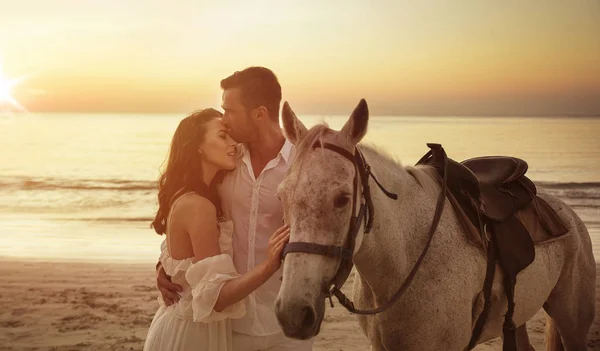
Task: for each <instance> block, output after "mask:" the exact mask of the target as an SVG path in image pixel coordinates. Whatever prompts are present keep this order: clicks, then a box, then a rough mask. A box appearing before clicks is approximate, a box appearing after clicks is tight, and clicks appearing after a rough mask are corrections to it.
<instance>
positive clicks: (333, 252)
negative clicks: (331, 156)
mask: <svg viewBox="0 0 600 351" xmlns="http://www.w3.org/2000/svg"><path fill="white" fill-rule="evenodd" d="M427 146H429V147H430V148H431V150H430V151H429V152H428V153H427V154H426V155H425V156H423V158H421V160H419V162H418V163H417V164H419V163H422V162H423V161H425V160H426V159H428V158H429V157H430V156H432V157H442V160H440V161H442V163H441V164H443V165H444V168H443V169H444V171H443V179H442V189H441V191H440V195H439V197H438V202H437V206H436V210H435V214H434V216H433V222H432V223H431V227H430V230H429V240H428V241H427V244H426V245H425V248H424V249H423V251H422V252H421V255H420V256H419V258H418V260H417V262H416V263H415V265H414V266H413V269H412V270H411V272H410V273H409V275H408V277H407V278H406V280H405V281H404V283H403V284H402V285H401V286H400V288H399V289H398V290H397V291H396V292H395V293H394V295H392V297H391V298H390V300H389V301H388V302H387V303H385V304H384V305H381V306H379V307H377V308H373V309H369V310H358V309H356V308H355V307H354V303H353V302H352V301H351V300H350V299H349V298H348V297H346V295H344V293H342V291H341V289H342V286H343V285H344V283H345V282H346V280H347V279H348V276H349V275H350V272H351V271H352V267H353V266H354V263H353V260H352V259H353V255H354V248H355V245H356V238H357V236H358V233H359V230H360V228H361V224H362V223H363V221H364V233H365V234H368V233H369V232H370V231H371V228H372V225H373V215H374V213H375V209H374V207H373V201H372V199H371V193H370V189H369V177H371V178H373V180H374V181H375V183H376V184H377V186H378V187H379V189H381V191H382V192H383V193H384V194H385V195H386V196H387V197H388V198H390V199H392V200H397V199H398V195H397V194H394V193H391V192H389V191H387V190H386V189H385V188H384V187H383V186H382V185H381V184H380V183H379V181H378V180H377V178H376V177H375V175H374V174H373V173H372V172H371V167H370V166H369V165H368V164H367V162H366V161H365V158H364V156H363V155H362V153H361V152H360V150H359V149H358V148H357V147H355V148H354V154H352V153H351V152H349V151H347V150H345V149H344V148H342V147H339V146H337V145H334V144H330V143H323V142H321V141H317V142H316V143H315V144H314V145H313V149H316V148H319V147H320V148H323V149H326V150H330V151H333V152H335V153H337V154H339V155H341V156H343V157H344V158H346V159H348V160H349V161H350V162H352V164H353V166H354V169H355V171H356V172H355V175H354V180H353V182H354V191H353V196H352V217H351V219H350V227H349V229H348V235H347V237H346V241H345V243H344V245H343V246H334V245H321V244H316V243H308V242H290V243H288V244H287V245H286V247H285V249H284V251H283V254H282V256H283V257H285V256H286V255H287V254H290V253H294V252H296V253H308V254H316V255H321V256H327V257H333V258H338V259H339V260H340V263H339V266H338V269H337V272H336V274H335V276H334V277H333V278H332V279H331V280H330V281H329V282H328V284H327V285H326V290H325V291H324V293H325V297H326V298H329V300H330V302H331V306H332V307H333V302H332V301H331V297H332V296H335V297H336V298H337V299H338V301H339V302H340V304H341V305H342V306H344V307H345V308H346V309H347V310H348V311H349V312H351V313H355V314H361V315H370V314H376V313H380V312H383V311H385V310H387V309H389V308H390V307H391V306H392V305H393V304H394V303H395V302H396V301H398V299H400V297H401V296H402V295H403V294H404V292H405V291H406V289H407V288H408V286H409V285H410V283H411V282H412V280H413V279H414V277H415V275H416V273H417V271H418V269H419V267H420V266H421V263H422V261H423V258H424V257H425V255H426V253H427V251H428V250H429V247H430V245H431V241H432V239H433V234H434V233H435V231H436V229H437V226H438V223H439V221H440V218H441V214H442V211H443V208H444V202H445V199H446V164H447V157H446V153H445V152H444V149H443V148H442V147H441V145H440V144H427ZM433 151H435V152H433ZM440 151H441V152H440ZM359 182H360V187H361V189H362V193H361V194H360V199H358V198H359V196H358V193H359ZM359 201H360V208H359V210H358V214H356V207H357V202H359Z"/></svg>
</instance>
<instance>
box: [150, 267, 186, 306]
mask: <svg viewBox="0 0 600 351" xmlns="http://www.w3.org/2000/svg"><path fill="white" fill-rule="evenodd" d="M156 287H157V288H158V291H160V295H161V296H162V299H163V301H164V302H165V304H166V305H167V306H171V305H172V304H174V303H175V302H177V301H179V298H180V296H179V294H178V292H180V291H182V290H183V289H182V288H181V286H180V285H177V284H174V283H172V282H171V277H169V276H168V275H167V272H165V270H164V268H163V267H162V265H159V266H158V267H157V270H156Z"/></svg>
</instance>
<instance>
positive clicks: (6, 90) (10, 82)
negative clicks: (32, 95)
mask: <svg viewBox="0 0 600 351" xmlns="http://www.w3.org/2000/svg"><path fill="white" fill-rule="evenodd" d="M1 63H2V62H1V61H0V105H4V104H6V103H8V104H10V105H12V106H13V107H14V108H17V109H19V110H22V111H26V109H25V108H24V107H23V106H21V104H19V102H17V100H15V98H14V97H13V96H12V89H13V88H14V87H15V86H16V85H17V84H19V83H20V82H21V81H23V80H24V79H25V77H19V78H14V79H8V78H6V77H5V76H4V72H3V70H2V65H1Z"/></svg>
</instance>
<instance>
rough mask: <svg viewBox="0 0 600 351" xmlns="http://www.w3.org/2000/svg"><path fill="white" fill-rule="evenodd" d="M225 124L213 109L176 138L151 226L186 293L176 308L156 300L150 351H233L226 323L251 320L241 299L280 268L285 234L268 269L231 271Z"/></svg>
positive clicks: (231, 161)
mask: <svg viewBox="0 0 600 351" xmlns="http://www.w3.org/2000/svg"><path fill="white" fill-rule="evenodd" d="M221 116H222V115H221V113H220V112H218V111H216V110H213V109H206V110H202V111H199V112H196V113H194V114H192V115H191V116H189V117H186V118H185V119H183V120H182V121H181V122H180V123H179V126H178V127H177V130H176V131H175V135H174V136H173V141H172V143H171V151H170V155H169V161H168V164H167V168H166V170H165V172H164V173H163V175H162V176H161V178H160V181H159V191H158V201H159V209H158V212H157V214H156V218H155V219H154V221H153V222H152V226H153V227H154V229H155V230H156V232H157V233H158V234H161V235H162V234H166V240H165V243H163V245H162V254H161V257H160V264H162V266H163V267H164V269H165V271H166V272H167V274H168V275H169V276H170V277H171V279H172V281H173V282H174V283H176V284H179V285H181V286H183V291H182V292H181V293H180V294H181V298H180V299H179V301H178V302H177V303H175V304H174V305H172V306H166V305H165V303H164V302H163V301H162V299H160V298H159V304H160V307H159V309H158V311H157V312H156V314H155V316H154V319H153V320H152V324H151V325H150V329H149V330H148V336H147V338H146V342H145V344H144V350H147V351H151V350H211V351H213V350H215V351H220V350H230V349H231V327H230V322H229V319H230V318H240V317H242V316H243V315H244V314H245V313H246V311H245V307H244V304H243V299H244V298H245V297H246V296H248V295H249V294H250V293H251V292H252V291H254V290H255V289H256V288H258V287H259V286H260V285H261V284H263V283H264V282H266V281H267V280H268V279H269V277H271V275H273V274H274V273H275V272H276V271H277V270H278V269H279V267H280V264H281V260H280V255H281V251H282V250H283V247H284V245H285V243H286V241H287V240H288V237H289V229H288V228H287V227H281V228H280V229H279V230H277V231H276V232H275V233H274V234H273V236H272V237H271V240H270V242H269V258H268V259H267V260H266V261H264V262H262V263H261V264H260V265H258V266H256V267H255V268H254V269H253V270H251V271H249V272H247V273H246V274H244V275H240V274H238V273H237V272H236V270H235V267H234V266H233V261H232V250H231V235H232V230H233V225H232V222H231V221H225V220H224V219H223V216H222V214H221V206H220V203H219V199H218V195H217V191H216V189H215V186H214V185H215V183H217V182H218V179H219V174H221V173H223V172H224V171H229V170H232V169H234V168H235V165H236V143H235V142H234V141H233V139H231V137H230V136H229V135H228V134H227V131H226V129H225V128H224V126H223V125H222V123H221Z"/></svg>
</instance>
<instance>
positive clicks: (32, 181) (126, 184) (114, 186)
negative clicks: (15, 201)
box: [0, 177, 157, 191]
mask: <svg viewBox="0 0 600 351" xmlns="http://www.w3.org/2000/svg"><path fill="white" fill-rule="evenodd" d="M156 188H157V182H156V181H145V180H124V179H60V178H27V177H13V178H5V179H0V190H2V189H6V190H23V191H36V190H109V191H150V190H156Z"/></svg>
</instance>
